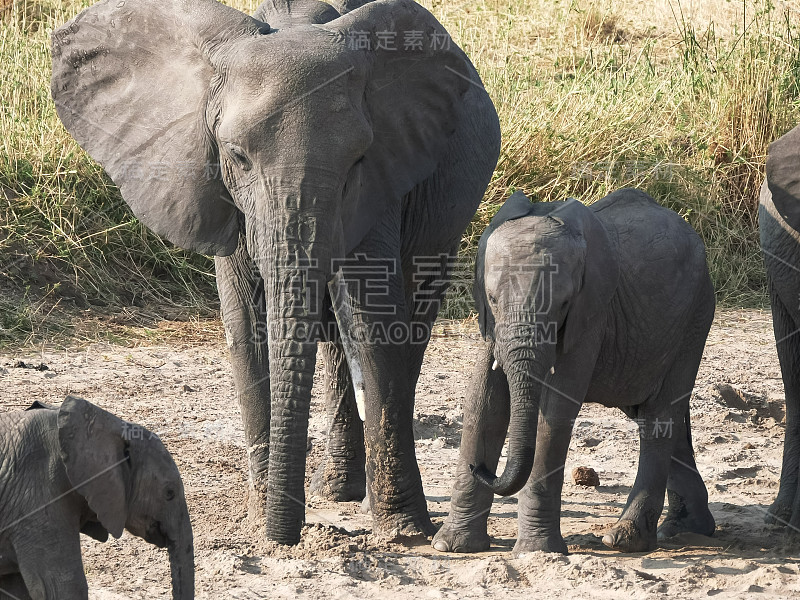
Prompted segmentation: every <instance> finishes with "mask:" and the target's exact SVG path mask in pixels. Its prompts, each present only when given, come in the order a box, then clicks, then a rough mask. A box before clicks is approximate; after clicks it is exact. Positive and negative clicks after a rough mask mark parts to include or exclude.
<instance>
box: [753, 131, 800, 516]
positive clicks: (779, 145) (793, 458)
mask: <svg viewBox="0 0 800 600" xmlns="http://www.w3.org/2000/svg"><path fill="white" fill-rule="evenodd" d="M758 225H759V229H760V232H761V250H762V252H763V254H764V264H765V265H766V267H767V280H768V282H769V295H770V303H771V304H772V326H773V329H774V331H775V341H776V348H777V350H778V359H779V361H780V365H781V374H782V375H783V387H784V391H785V393H786V437H785V439H784V445H783V466H782V468H781V484H780V489H779V490H778V497H777V498H776V499H775V502H774V503H773V504H772V506H771V507H770V508H769V514H768V515H767V517H766V521H767V522H768V523H778V524H781V525H790V526H791V528H790V530H792V531H798V529H800V493H798V481H799V480H800V335H798V331H800V127H796V128H795V129H792V130H791V131H790V132H789V133H787V134H786V135H784V136H783V137H781V138H779V139H778V140H776V141H775V142H773V143H772V144H771V145H770V147H769V155H768V157H767V178H766V181H765V182H764V185H763V186H762V187H761V200H760V203H759V207H758Z"/></svg>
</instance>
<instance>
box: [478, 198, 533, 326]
mask: <svg viewBox="0 0 800 600" xmlns="http://www.w3.org/2000/svg"><path fill="white" fill-rule="evenodd" d="M532 208H533V204H531V201H530V200H529V199H528V197H527V196H526V195H525V194H523V193H522V192H514V193H513V194H512V195H511V196H510V197H509V198H508V200H506V201H505V202H504V203H503V206H501V207H500V210H498V211H497V213H496V214H495V215H494V217H493V218H492V221H491V222H490V223H489V225H488V227H486V229H485V230H484V232H483V234H482V235H481V239H480V241H479V242H478V256H477V258H476V259H475V285H474V287H473V289H472V296H473V298H474V299H475V308H476V310H477V311H478V325H479V327H480V330H481V335H482V336H483V337H484V339H487V340H493V339H494V315H493V314H492V310H491V309H490V308H489V303H488V300H487V298H486V280H485V277H484V275H485V268H486V267H485V265H486V261H485V259H486V245H487V244H488V243H489V236H490V235H492V232H494V230H495V229H497V228H498V227H500V225H502V224H503V223H505V222H507V221H513V220H514V219H520V218H522V217H525V216H527V215H529V214H530V212H531V210H532Z"/></svg>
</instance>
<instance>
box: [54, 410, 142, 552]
mask: <svg viewBox="0 0 800 600" xmlns="http://www.w3.org/2000/svg"><path fill="white" fill-rule="evenodd" d="M130 427H132V426H131V425H130V424H129V423H126V422H125V421H123V420H122V419H119V418H117V417H115V416H114V415H112V414H111V413H109V412H106V411H104V410H102V409H101V408H98V407H97V406H95V405H93V404H90V403H89V402H87V401H86V400H83V399H82V398H76V397H74V396H67V398H66V399H65V400H64V402H63V403H62V404H61V408H60V409H59V411H58V442H59V445H60V448H61V460H62V462H63V463H64V466H65V468H66V471H67V477H68V478H69V481H70V483H71V484H72V485H73V486H75V488H76V489H77V491H78V493H79V494H81V495H82V496H83V497H84V498H86V501H87V502H88V504H89V508H91V509H92V510H93V511H94V512H95V514H96V515H97V518H98V519H99V521H100V523H101V524H102V525H103V527H105V528H106V530H107V531H108V532H109V533H111V535H113V536H114V537H117V538H118V537H119V536H120V535H122V530H123V529H124V527H125V521H126V520H127V518H128V499H127V496H126V494H127V489H128V482H129V479H130V473H131V467H130V464H129V456H128V452H127V444H126V442H125V434H126V433H125V432H126V431H128V430H129V428H130Z"/></svg>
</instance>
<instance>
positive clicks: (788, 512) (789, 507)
mask: <svg viewBox="0 0 800 600" xmlns="http://www.w3.org/2000/svg"><path fill="white" fill-rule="evenodd" d="M770 301H771V304H772V326H773V329H774V331H775V340H776V349H777V351H778V360H779V361H780V365H781V374H782V376H783V387H784V393H785V395H786V436H785V438H784V441H783V465H782V467H781V484H780V489H779V490H778V497H777V498H776V499H775V502H773V503H772V506H770V508H769V513H768V514H767V517H766V521H767V523H776V524H781V525H787V524H791V525H792V526H793V527H800V493H798V486H799V485H800V483H799V482H800V334H798V329H800V323H796V322H795V320H794V319H793V318H792V316H791V313H790V312H789V309H788V308H787V306H786V305H785V304H784V302H783V300H782V299H781V298H780V296H779V295H778V293H777V291H776V290H775V288H774V287H773V286H772V285H770Z"/></svg>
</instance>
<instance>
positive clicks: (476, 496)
mask: <svg viewBox="0 0 800 600" xmlns="http://www.w3.org/2000/svg"><path fill="white" fill-rule="evenodd" d="M493 362H494V344H492V343H490V342H486V343H484V345H483V347H482V348H481V350H480V352H479V355H478V359H477V362H476V365H475V369H474V370H473V373H472V379H471V381H470V384H469V389H468V391H467V395H466V400H465V403H464V424H463V429H462V432H461V448H460V450H459V457H458V465H457V466H456V480H455V482H454V484H453V491H452V493H451V495H450V514H448V515H447V519H446V520H445V522H444V525H442V528H441V529H440V530H439V531H438V532H437V533H436V536H435V537H434V538H433V547H434V548H435V549H436V550H439V551H440V552H479V551H481V550H487V549H488V548H489V544H490V538H489V534H488V532H487V530H486V523H487V520H488V518H489V512H490V511H491V508H492V499H493V497H494V493H493V492H492V490H491V489H489V488H488V487H486V486H485V485H482V484H481V483H479V482H478V480H477V479H476V478H475V477H474V476H473V475H472V472H471V470H470V468H469V466H470V465H480V464H485V465H486V466H487V467H488V468H489V469H492V470H494V469H496V468H497V462H498V460H499V458H500V452H501V450H502V448H503V443H504V442H505V438H506V431H507V430H508V419H509V392H508V382H507V381H506V376H505V374H504V373H503V372H502V371H501V370H499V369H498V370H495V371H493V370H492V368H491V367H492V363H493Z"/></svg>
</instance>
